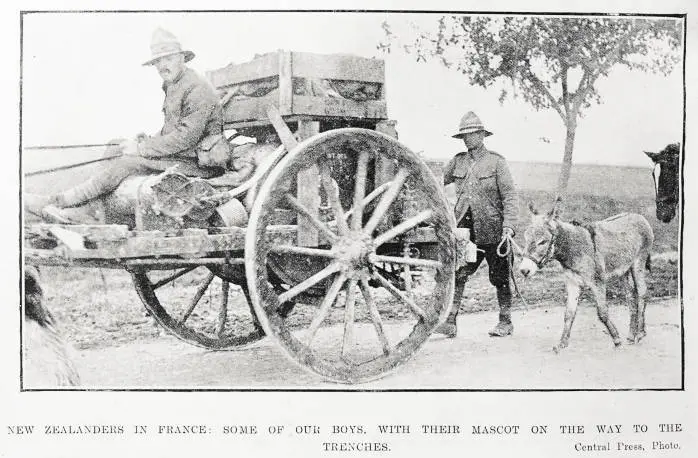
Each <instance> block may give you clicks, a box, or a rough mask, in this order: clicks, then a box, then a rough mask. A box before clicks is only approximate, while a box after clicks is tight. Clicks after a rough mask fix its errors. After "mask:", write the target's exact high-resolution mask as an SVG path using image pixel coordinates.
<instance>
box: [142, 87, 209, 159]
mask: <svg viewBox="0 0 698 458" xmlns="http://www.w3.org/2000/svg"><path fill="white" fill-rule="evenodd" d="M216 103H218V101H217V100H214V99H213V98H212V97H211V95H210V94H208V91H207V90H206V88H204V87H202V86H194V87H193V88H192V90H191V91H190V92H189V94H187V95H186V96H185V97H184V99H183V100H182V104H183V107H182V118H181V119H180V120H179V122H178V123H177V125H176V127H175V129H174V130H172V132H169V133H167V134H165V135H156V136H153V137H150V138H147V139H144V140H143V141H142V142H141V143H140V155H141V156H144V157H166V156H172V155H174V154H177V153H179V152H181V151H186V150H189V149H192V148H194V147H195V146H196V145H197V144H198V143H199V141H200V140H201V137H202V135H203V133H204V129H205V128H206V123H207V121H208V119H209V117H210V116H211V113H212V112H213V110H214V109H215V107H216Z"/></svg>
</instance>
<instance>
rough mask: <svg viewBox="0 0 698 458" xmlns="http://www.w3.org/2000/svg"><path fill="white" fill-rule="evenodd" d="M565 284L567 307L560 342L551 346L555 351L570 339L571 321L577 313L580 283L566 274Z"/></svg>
mask: <svg viewBox="0 0 698 458" xmlns="http://www.w3.org/2000/svg"><path fill="white" fill-rule="evenodd" d="M565 286H566V288H567V308H566V309H565V324H564V326H563V328H562V337H560V343H559V344H557V345H555V346H554V347H553V351H554V352H555V353H557V352H559V351H560V350H562V349H563V348H565V347H567V344H568V343H569V341H570V332H571V331H572V323H574V317H575V315H576V314H577V305H578V304H579V292H580V283H579V281H578V280H577V279H576V278H573V277H572V276H566V278H565Z"/></svg>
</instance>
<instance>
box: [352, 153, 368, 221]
mask: <svg viewBox="0 0 698 458" xmlns="http://www.w3.org/2000/svg"><path fill="white" fill-rule="evenodd" d="M367 166H368V151H366V150H361V152H360V153H359V158H358V159H357V162H356V179H355V181H354V214H353V215H352V217H351V229H352V230H353V231H357V230H359V229H361V222H362V218H363V216H364V204H363V199H364V194H365V193H366V167H367Z"/></svg>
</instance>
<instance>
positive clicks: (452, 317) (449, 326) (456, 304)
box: [434, 277, 467, 339]
mask: <svg viewBox="0 0 698 458" xmlns="http://www.w3.org/2000/svg"><path fill="white" fill-rule="evenodd" d="M466 280H467V277H466V278H463V279H456V288H455V291H454V292H453V306H452V308H451V312H450V313H449V314H448V318H446V321H445V322H443V323H442V324H441V325H439V326H438V327H437V328H436V329H434V332H435V333H438V334H443V335H445V336H446V337H448V338H451V339H452V338H454V337H456V334H458V326H457V325H456V319H457V318H458V312H459V311H460V300H461V297H462V296H463V290H464V289H465V282H466Z"/></svg>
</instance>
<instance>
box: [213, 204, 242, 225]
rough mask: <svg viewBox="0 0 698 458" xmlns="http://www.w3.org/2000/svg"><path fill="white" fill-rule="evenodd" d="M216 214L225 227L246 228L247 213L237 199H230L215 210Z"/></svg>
mask: <svg viewBox="0 0 698 458" xmlns="http://www.w3.org/2000/svg"><path fill="white" fill-rule="evenodd" d="M216 213H218V216H220V218H221V220H222V221H223V223H225V225H226V227H231V226H238V227H245V226H247V211H246V210H245V206H244V205H242V202H240V201H239V200H237V199H230V200H229V201H228V202H226V203H224V204H223V205H221V206H219V207H218V208H216Z"/></svg>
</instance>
